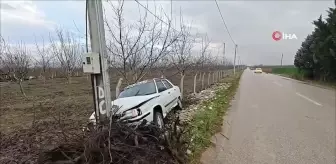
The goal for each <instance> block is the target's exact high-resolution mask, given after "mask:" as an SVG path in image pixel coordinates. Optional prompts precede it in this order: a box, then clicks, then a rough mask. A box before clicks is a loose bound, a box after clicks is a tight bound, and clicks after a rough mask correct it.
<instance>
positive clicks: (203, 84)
mask: <svg viewBox="0 0 336 164" xmlns="http://www.w3.org/2000/svg"><path fill="white" fill-rule="evenodd" d="M204 76H205V72H204V73H203V75H202V89H201V90H203V89H204Z"/></svg>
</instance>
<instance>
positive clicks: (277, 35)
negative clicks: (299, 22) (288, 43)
mask: <svg viewBox="0 0 336 164" xmlns="http://www.w3.org/2000/svg"><path fill="white" fill-rule="evenodd" d="M272 38H273V40H275V41H279V40H280V39H281V38H282V34H281V32H280V31H274V32H273V34H272Z"/></svg>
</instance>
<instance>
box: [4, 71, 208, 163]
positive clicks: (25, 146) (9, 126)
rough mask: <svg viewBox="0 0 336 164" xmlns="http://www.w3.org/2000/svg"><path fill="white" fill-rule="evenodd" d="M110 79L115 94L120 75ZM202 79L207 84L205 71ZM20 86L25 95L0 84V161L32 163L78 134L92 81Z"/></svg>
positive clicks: (187, 83)
mask: <svg viewBox="0 0 336 164" xmlns="http://www.w3.org/2000/svg"><path fill="white" fill-rule="evenodd" d="M203 72H206V71H202V73H203ZM195 74H196V71H188V72H186V76H185V78H184V95H188V94H189V93H191V92H192V91H193V82H194V75H195ZM164 75H165V77H166V78H167V79H169V80H170V81H172V83H174V84H175V85H178V86H179V84H180V78H181V77H180V75H179V74H177V72H176V71H174V70H171V71H167V72H165V73H164ZM160 76H161V73H160V72H159V71H152V72H150V73H148V74H147V75H146V76H145V77H144V78H143V79H148V78H154V77H160ZM110 78H111V94H112V97H114V95H115V87H116V84H117V81H118V79H119V78H120V76H117V75H116V74H110ZM204 81H205V82H204V84H205V85H207V74H206V76H205V78H204ZM211 81H212V77H211ZM201 84H202V82H201V81H200V78H199V77H197V91H201ZM123 86H125V84H123ZM23 87H24V90H25V93H26V95H27V98H25V97H24V96H22V94H21V92H20V87H19V85H18V84H16V83H11V82H1V83H0V100H1V101H0V102H1V104H0V136H1V142H0V150H1V151H0V152H1V153H0V157H1V158H0V163H35V162H36V160H37V158H38V154H39V152H41V151H42V150H45V149H49V147H50V146H51V147H52V145H57V144H58V143H60V142H63V141H64V140H66V138H68V137H69V136H68V135H72V136H73V135H75V136H77V135H81V133H83V132H82V131H81V129H82V128H83V127H84V126H86V125H87V123H88V117H89V116H90V115H91V113H92V111H93V98H92V88H91V82H90V78H88V77H87V76H85V75H84V76H80V77H72V79H71V84H68V83H67V80H66V79H65V78H54V79H47V80H46V81H45V82H44V81H43V80H40V79H33V80H30V81H24V82H23ZM64 132H66V133H64ZM8 154H10V155H9V156H8Z"/></svg>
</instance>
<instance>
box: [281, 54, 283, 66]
mask: <svg viewBox="0 0 336 164" xmlns="http://www.w3.org/2000/svg"><path fill="white" fill-rule="evenodd" d="M282 59H283V54H282V55H281V67H282Z"/></svg>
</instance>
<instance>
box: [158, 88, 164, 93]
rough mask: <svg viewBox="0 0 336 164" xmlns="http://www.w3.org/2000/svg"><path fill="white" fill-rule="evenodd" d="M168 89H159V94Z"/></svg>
mask: <svg viewBox="0 0 336 164" xmlns="http://www.w3.org/2000/svg"><path fill="white" fill-rule="evenodd" d="M165 90H166V88H158V91H159V93H160V92H163V91H165Z"/></svg>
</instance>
